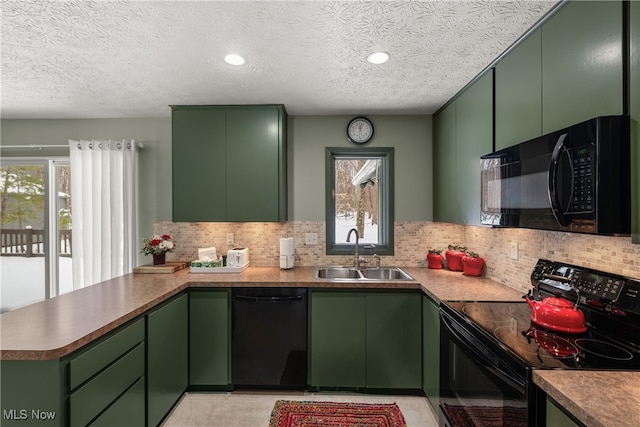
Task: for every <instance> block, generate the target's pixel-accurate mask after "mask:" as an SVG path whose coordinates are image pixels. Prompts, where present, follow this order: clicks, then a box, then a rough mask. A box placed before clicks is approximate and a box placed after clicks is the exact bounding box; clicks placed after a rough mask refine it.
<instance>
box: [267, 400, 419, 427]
mask: <svg viewBox="0 0 640 427" xmlns="http://www.w3.org/2000/svg"><path fill="white" fill-rule="evenodd" d="M406 425H407V423H406V422H405V421H404V417H403V416H402V412H400V408H398V405H396V404H395V403H390V404H380V405H374V404H364V403H332V402H306V401H302V402H298V401H291V400H278V401H277V402H276V404H275V406H274V407H273V411H271V421H270V422H269V427H320V426H322V427H406Z"/></svg>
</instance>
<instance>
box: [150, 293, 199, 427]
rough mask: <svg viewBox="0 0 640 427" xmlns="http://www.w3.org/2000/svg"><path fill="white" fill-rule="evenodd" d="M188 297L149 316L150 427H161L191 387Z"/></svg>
mask: <svg viewBox="0 0 640 427" xmlns="http://www.w3.org/2000/svg"><path fill="white" fill-rule="evenodd" d="M188 309H189V307H188V296H187V294H183V295H181V296H179V297H177V298H175V299H173V300H171V301H170V302H168V303H166V304H164V305H162V306H161V307H159V308H158V309H156V310H154V311H153V312H151V313H150V314H148V315H147V425H148V426H157V425H158V424H159V423H160V422H161V421H162V419H163V418H164V417H165V416H166V415H167V414H168V413H169V411H170V410H171V408H172V407H173V405H174V404H175V403H176V402H177V401H178V399H180V396H182V394H183V393H184V391H185V390H186V388H187V386H188V380H189V377H188V351H189V347H188Z"/></svg>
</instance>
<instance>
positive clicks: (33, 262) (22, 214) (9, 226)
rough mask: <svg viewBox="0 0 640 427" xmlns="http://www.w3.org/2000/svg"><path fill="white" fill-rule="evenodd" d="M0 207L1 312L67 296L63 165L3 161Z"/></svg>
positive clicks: (67, 194) (67, 206)
mask: <svg viewBox="0 0 640 427" xmlns="http://www.w3.org/2000/svg"><path fill="white" fill-rule="evenodd" d="M0 203H1V209H0V212H1V215H0V218H1V222H2V227H1V231H0V234H1V248H0V250H1V252H0V255H1V257H0V263H1V264H2V269H1V270H2V273H1V277H0V278H1V279H2V281H1V283H2V287H1V289H0V292H1V297H2V298H1V299H0V300H1V301H2V306H1V307H0V311H1V312H4V311H9V310H13V309H15V308H19V307H22V306H25V305H28V304H32V303H35V302H38V301H42V300H44V299H48V298H52V297H54V296H57V295H60V294H62V293H65V292H68V291H70V290H72V288H73V286H72V278H71V274H72V273H71V181H70V167H69V161H68V159H62V158H61V159H41V158H29V159H3V160H2V165H1V167H0Z"/></svg>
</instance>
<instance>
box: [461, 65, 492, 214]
mask: <svg viewBox="0 0 640 427" xmlns="http://www.w3.org/2000/svg"><path fill="white" fill-rule="evenodd" d="M492 151H493V72H492V71H489V72H488V73H486V74H484V75H483V76H482V77H480V78H479V79H478V80H476V81H475V82H474V83H473V85H472V86H470V87H469V88H468V89H467V90H465V91H464V92H463V93H462V94H461V95H460V97H458V99H457V101H456V169H455V171H456V178H457V180H458V181H457V185H456V191H455V193H454V194H452V195H451V196H455V197H457V199H458V207H459V209H460V213H459V214H458V218H459V219H460V220H461V221H462V223H463V224H465V225H480V156H483V155H485V154H489V153H491V152H492Z"/></svg>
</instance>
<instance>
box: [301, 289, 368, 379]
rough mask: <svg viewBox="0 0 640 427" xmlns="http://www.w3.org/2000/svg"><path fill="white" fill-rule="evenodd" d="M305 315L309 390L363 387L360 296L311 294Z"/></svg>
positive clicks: (363, 311)
mask: <svg viewBox="0 0 640 427" xmlns="http://www.w3.org/2000/svg"><path fill="white" fill-rule="evenodd" d="M309 311H310V313H309V316H310V321H309V325H310V328H311V330H310V335H309V341H310V342H309V346H310V352H311V356H310V359H311V360H310V362H311V363H310V365H309V383H310V384H311V385H312V386H313V387H364V386H365V384H366V371H365V362H366V358H365V352H366V336H365V334H366V323H365V322H366V299H365V296H364V294H362V293H359V292H335V291H326V292H325V291H312V293H311V300H310V307H309Z"/></svg>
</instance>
